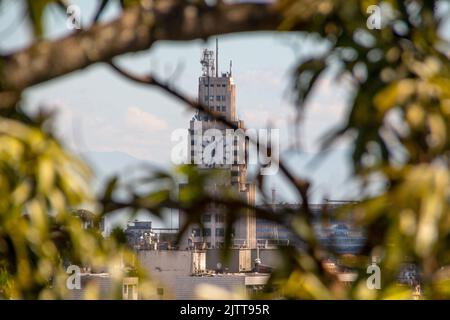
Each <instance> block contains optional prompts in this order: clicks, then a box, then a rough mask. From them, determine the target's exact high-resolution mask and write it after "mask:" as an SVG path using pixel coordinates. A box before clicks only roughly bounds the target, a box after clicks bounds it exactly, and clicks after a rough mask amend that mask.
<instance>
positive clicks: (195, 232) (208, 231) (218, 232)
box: [192, 228, 225, 237]
mask: <svg viewBox="0 0 450 320" xmlns="http://www.w3.org/2000/svg"><path fill="white" fill-rule="evenodd" d="M201 231H202V230H201V229H200V228H194V229H192V234H193V235H194V237H202V236H203V237H210V236H211V229H210V228H204V229H203V233H202V232H201ZM223 236H225V230H224V228H216V237H223Z"/></svg>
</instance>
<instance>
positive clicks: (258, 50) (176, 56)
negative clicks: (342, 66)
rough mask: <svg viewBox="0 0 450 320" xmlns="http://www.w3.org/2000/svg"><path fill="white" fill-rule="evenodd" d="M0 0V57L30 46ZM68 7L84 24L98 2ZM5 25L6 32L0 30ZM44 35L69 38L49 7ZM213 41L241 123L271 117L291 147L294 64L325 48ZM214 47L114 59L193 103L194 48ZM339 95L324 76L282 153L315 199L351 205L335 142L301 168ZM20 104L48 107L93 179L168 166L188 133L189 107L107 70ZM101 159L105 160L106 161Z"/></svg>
mask: <svg viewBox="0 0 450 320" xmlns="http://www.w3.org/2000/svg"><path fill="white" fill-rule="evenodd" d="M6 2H7V5H8V6H11V7H10V8H6V9H7V10H3V12H0V51H5V50H16V49H18V48H20V47H23V46H25V45H26V44H27V43H29V40H30V36H29V33H28V32H29V26H28V24H27V23H26V22H23V23H19V24H17V23H16V24H15V25H14V22H12V21H13V16H14V15H11V9H12V10H13V11H14V14H15V15H16V17H17V15H18V14H20V4H19V2H16V1H10V2H9V3H8V1H6ZM74 3H78V4H79V5H80V6H81V12H82V21H83V20H85V21H88V20H89V19H90V17H91V15H92V12H93V11H92V10H93V4H95V3H96V1H74ZM6 12H8V15H7V16H6ZM115 14H116V10H115V8H113V7H112V8H110V9H109V11H108V18H109V19H111V18H113V17H114V16H115ZM11 24H12V27H10V26H11ZM6 28H10V29H9V30H8V32H7V33H6V34H5V33H2V30H4V29H6ZM46 30H47V32H48V33H49V34H50V35H51V36H52V37H58V36H61V35H63V34H65V33H67V32H68V31H67V30H66V25H65V17H64V16H63V14H61V13H60V12H58V11H57V10H56V8H51V9H49V12H48V14H47V20H46ZM219 43H220V49H219V50H220V57H219V61H220V70H221V71H226V70H228V65H229V60H230V59H232V60H233V77H234V80H235V83H236V86H237V108H238V114H239V116H240V118H242V119H243V120H244V121H245V122H246V126H247V127H251V128H258V127H264V126H266V125H267V124H268V121H270V122H271V123H272V126H273V127H277V128H280V130H281V138H282V139H281V140H282V141H281V143H282V145H281V147H282V149H283V150H286V148H287V147H288V145H289V144H290V143H292V142H293V140H292V136H293V130H292V127H293V125H294V124H293V123H292V119H293V117H294V115H295V113H294V105H293V99H292V96H291V93H290V92H291V91H290V85H291V82H290V77H291V74H292V66H293V65H294V64H295V62H296V61H297V59H299V58H301V57H305V56H307V55H311V54H313V53H317V52H319V51H320V50H323V48H324V47H323V44H321V43H319V42H318V41H317V40H316V39H313V38H312V37H311V36H306V35H302V34H298V33H297V34H273V33H252V34H244V35H227V36H221V37H219ZM213 46H214V39H210V41H209V42H206V43H205V42H203V41H200V40H198V41H190V42H158V43H156V44H155V45H154V46H153V47H152V48H151V49H150V50H147V51H145V52H142V53H136V54H129V55H126V56H123V57H120V58H119V59H118V61H119V62H120V64H121V65H123V66H124V67H126V68H128V69H130V70H132V71H133V72H136V73H145V72H146V71H150V70H151V71H152V72H154V73H156V74H157V75H158V76H159V77H160V78H161V79H171V82H172V83H174V84H175V85H176V86H177V87H178V88H180V89H181V90H182V91H183V92H185V93H186V94H188V95H190V96H192V97H195V96H196V91H197V81H198V77H199V76H200V74H201V65H200V62H199V59H200V55H201V51H202V49H203V48H204V47H209V48H211V49H213ZM345 96H346V95H345V90H344V89H343V87H342V83H337V82H336V81H334V80H332V79H327V80H324V81H323V82H322V86H321V87H320V89H319V90H317V92H316V96H315V98H314V99H312V100H311V101H310V103H309V105H308V109H307V112H306V115H305V121H304V122H303V123H302V124H301V125H300V127H299V132H300V133H301V142H302V147H303V149H302V152H297V153H293V152H290V153H285V157H286V159H287V161H288V163H289V165H290V167H292V168H293V169H294V170H295V172H296V173H297V174H298V175H299V176H301V177H307V178H310V179H311V180H312V182H313V189H312V191H313V192H312V199H313V202H320V201H322V199H323V197H328V198H330V199H349V200H350V199H355V198H357V197H358V191H357V187H356V185H355V184H354V183H350V181H349V179H348V176H349V172H350V163H349V145H348V144H346V143H342V144H341V145H340V146H339V147H336V148H335V149H333V150H332V151H331V152H330V154H329V155H328V156H327V157H326V159H325V160H324V161H323V162H321V163H320V165H318V166H315V167H311V166H306V163H308V162H309V160H310V159H311V158H312V156H313V155H314V154H315V153H316V152H317V150H318V139H319V138H320V137H321V136H322V134H324V133H325V132H326V131H327V130H329V129H331V128H333V127H334V126H335V125H337V124H339V123H342V121H343V119H344V117H345V115H346V112H347V110H346V109H345V107H344V99H345ZM25 102H26V106H27V109H28V110H29V111H30V112H35V111H36V110H37V109H38V107H39V106H43V107H46V108H54V109H56V110H57V111H58V117H57V120H56V124H57V127H58V132H59V135H60V136H61V138H62V140H63V141H64V142H65V143H66V144H67V145H68V146H69V147H70V148H72V149H73V150H74V151H75V152H77V153H84V154H86V155H87V157H88V160H91V162H93V163H94V165H97V166H96V167H97V168H98V170H97V172H98V174H99V175H100V176H103V175H104V174H111V173H113V171H115V170H119V169H122V172H123V171H124V170H123V168H124V167H126V166H127V165H129V164H130V163H132V162H133V161H132V159H133V158H136V159H140V160H144V161H147V162H151V163H154V164H156V165H159V166H162V167H165V168H169V167H170V166H171V162H170V151H171V147H172V146H173V145H174V144H173V143H171V141H170V135H171V133H172V131H173V130H175V129H177V128H187V127H188V125H189V120H190V119H191V117H192V115H193V112H192V111H191V110H189V109H187V108H186V107H185V106H184V105H181V104H180V103H179V102H178V101H176V100H174V99H173V98H171V97H168V96H167V95H165V94H164V93H163V92H161V91H160V90H158V89H154V88H149V87H146V86H142V85H138V84H135V83H132V82H129V81H128V80H125V79H123V78H121V77H120V76H118V75H116V74H115V73H114V72H113V71H111V69H110V68H109V67H108V66H105V65H94V66H91V67H89V68H87V69H85V70H80V71H77V72H74V73H72V74H70V75H67V76H65V77H62V78H58V79H55V80H52V81H49V82H46V83H44V84H41V85H38V86H35V87H33V88H31V89H28V90H27V91H26V92H25ZM288 126H290V127H291V129H288ZM99 152H116V153H117V152H120V153H123V154H126V155H128V156H131V157H133V158H131V157H129V158H128V159H129V161H126V160H125V159H126V157H122V158H120V159H124V160H123V164H122V163H121V161H118V160H117V159H111V160H110V162H111V163H109V164H108V163H106V164H104V165H100V164H99V163H98V159H99V158H98V157H97V158H96V157H95V154H97V153H99ZM90 157H92V158H91V159H90ZM101 159H102V161H106V162H108V161H109V160H108V157H105V156H104V155H103V156H102V157H101ZM100 167H103V172H100V170H102V169H101V168H100ZM105 168H108V169H105ZM105 170H106V172H104V171H105ZM269 181H270V183H269V186H274V187H275V188H276V189H277V198H278V200H280V201H294V200H296V199H295V197H294V196H293V193H292V190H291V189H290V188H289V187H288V186H287V185H286V183H285V182H284V181H283V179H282V178H281V177H280V175H278V176H275V177H271V178H270V179H269Z"/></svg>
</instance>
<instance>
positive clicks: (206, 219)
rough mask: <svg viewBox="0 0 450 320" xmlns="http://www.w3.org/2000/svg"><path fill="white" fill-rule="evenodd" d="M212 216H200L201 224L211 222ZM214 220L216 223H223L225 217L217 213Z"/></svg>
mask: <svg viewBox="0 0 450 320" xmlns="http://www.w3.org/2000/svg"><path fill="white" fill-rule="evenodd" d="M211 217H212V215H211V214H204V215H203V216H202V221H203V222H211V219H212V218H211ZM215 220H216V222H225V216H224V215H223V214H220V213H217V214H215Z"/></svg>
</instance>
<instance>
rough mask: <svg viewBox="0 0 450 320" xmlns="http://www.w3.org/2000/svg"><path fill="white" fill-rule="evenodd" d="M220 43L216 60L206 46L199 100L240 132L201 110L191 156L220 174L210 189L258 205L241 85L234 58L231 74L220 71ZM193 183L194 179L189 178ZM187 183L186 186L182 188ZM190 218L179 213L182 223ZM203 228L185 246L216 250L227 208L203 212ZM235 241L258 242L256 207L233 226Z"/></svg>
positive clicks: (194, 127) (193, 231)
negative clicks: (250, 176) (240, 109)
mask: <svg viewBox="0 0 450 320" xmlns="http://www.w3.org/2000/svg"><path fill="white" fill-rule="evenodd" d="M217 51H218V47H217V44H216V59H214V52H213V51H210V50H207V49H205V50H204V51H203V55H202V58H201V61H200V62H201V64H202V67H203V73H202V75H201V76H200V77H199V80H198V101H199V102H200V103H201V104H202V105H203V106H205V108H208V110H209V111H210V112H212V113H215V114H216V115H217V116H218V117H223V118H224V119H226V120H228V121H229V122H231V123H233V124H234V125H235V126H236V128H238V130H233V129H230V128H228V127H227V126H226V125H225V124H223V123H222V122H220V121H217V120H215V119H214V118H213V117H212V116H211V115H208V114H206V113H205V112H197V114H196V115H195V116H194V117H193V118H192V120H191V121H190V126H189V138H190V139H189V148H188V149H189V153H188V155H189V160H190V163H191V164H194V165H196V166H197V167H198V169H199V170H212V169H214V170H215V171H216V172H220V173H219V174H217V176H216V177H217V178H215V179H214V180H212V181H210V182H209V185H207V186H206V187H207V188H208V190H209V191H210V192H212V193H214V194H216V195H218V196H220V195H221V194H222V193H223V192H224V190H225V189H227V190H230V189H231V190H232V192H236V194H237V195H238V196H239V197H240V199H242V201H245V202H246V203H249V204H252V205H254V204H255V186H254V184H253V183H250V182H248V181H247V150H248V141H247V140H246V138H245V134H244V131H243V130H242V129H243V128H244V122H243V121H242V120H240V119H239V118H238V116H237V111H236V85H235V83H234V80H233V77H232V72H231V62H230V70H229V72H225V73H220V75H219V72H218V63H217V57H218V52H217ZM188 183H189V182H188ZM183 187H186V185H181V186H180V188H183ZM185 221H186V217H185V215H184V214H183V212H180V218H179V223H180V226H182V225H183V224H184V223H185ZM202 222H203V225H204V228H203V229H201V228H200V227H199V226H195V225H193V226H191V228H190V229H189V231H190V233H189V232H188V234H187V235H186V236H185V238H184V241H183V242H182V244H184V246H185V247H196V248H198V247H202V248H217V247H221V246H223V244H224V241H225V232H226V230H225V212H224V211H223V209H222V208H219V207H214V206H211V207H209V208H208V209H207V211H206V212H205V213H204V214H203V217H202ZM232 236H233V241H234V242H235V244H238V245H239V246H241V247H245V248H254V247H255V246H256V219H255V215H254V213H253V212H251V210H247V211H246V212H244V213H243V214H242V216H241V218H240V219H239V221H238V222H237V223H235V225H234V226H233V230H232Z"/></svg>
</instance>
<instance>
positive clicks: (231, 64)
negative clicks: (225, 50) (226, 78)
mask: <svg viewBox="0 0 450 320" xmlns="http://www.w3.org/2000/svg"><path fill="white" fill-rule="evenodd" d="M232 66H233V60H230V77H231V75H232V73H231V67H232Z"/></svg>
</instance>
